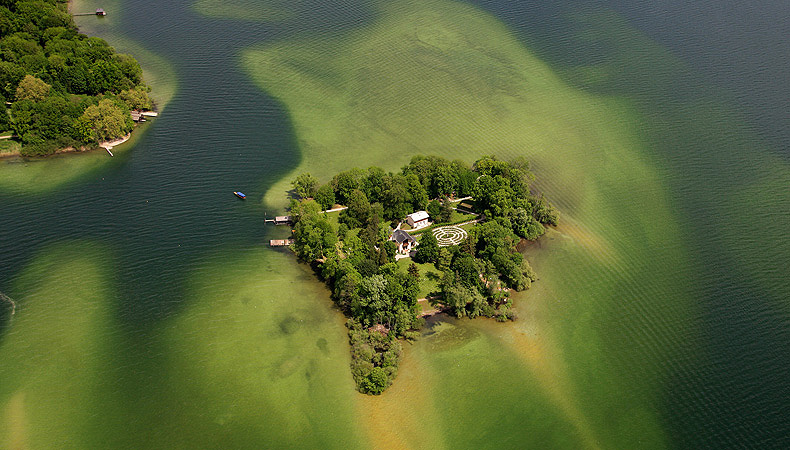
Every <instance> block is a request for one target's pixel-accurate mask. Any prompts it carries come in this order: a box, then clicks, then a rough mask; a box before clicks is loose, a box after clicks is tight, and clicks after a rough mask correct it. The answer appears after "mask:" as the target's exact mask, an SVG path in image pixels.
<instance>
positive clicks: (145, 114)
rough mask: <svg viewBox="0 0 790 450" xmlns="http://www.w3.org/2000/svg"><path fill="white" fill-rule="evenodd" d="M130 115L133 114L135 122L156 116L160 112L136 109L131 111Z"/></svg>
mask: <svg viewBox="0 0 790 450" xmlns="http://www.w3.org/2000/svg"><path fill="white" fill-rule="evenodd" d="M129 115H130V116H132V120H134V121H135V122H138V123H139V122H145V119H146V118H151V117H156V116H158V115H159V113H157V112H155V111H145V110H142V109H134V110H132V111H130V112H129Z"/></svg>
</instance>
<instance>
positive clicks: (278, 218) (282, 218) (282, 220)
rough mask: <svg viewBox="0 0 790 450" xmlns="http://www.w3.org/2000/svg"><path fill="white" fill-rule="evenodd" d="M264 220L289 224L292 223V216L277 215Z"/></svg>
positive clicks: (278, 223) (276, 223) (277, 223)
mask: <svg viewBox="0 0 790 450" xmlns="http://www.w3.org/2000/svg"><path fill="white" fill-rule="evenodd" d="M263 221H264V222H266V223H273V224H275V225H288V224H290V223H291V216H276V217H275V218H274V219H264V220H263Z"/></svg>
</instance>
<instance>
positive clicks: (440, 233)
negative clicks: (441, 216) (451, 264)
mask: <svg viewBox="0 0 790 450" xmlns="http://www.w3.org/2000/svg"><path fill="white" fill-rule="evenodd" d="M433 235H434V236H436V242H438V243H439V247H448V246H450V245H458V244H460V243H461V242H463V240H464V239H466V235H467V233H466V230H464V229H463V228H461V227H453V226H451V227H441V228H435V229H434V230H433Z"/></svg>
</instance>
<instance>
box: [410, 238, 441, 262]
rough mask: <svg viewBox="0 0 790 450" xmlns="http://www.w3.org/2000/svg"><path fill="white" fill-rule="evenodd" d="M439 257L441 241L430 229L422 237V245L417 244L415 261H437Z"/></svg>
mask: <svg viewBox="0 0 790 450" xmlns="http://www.w3.org/2000/svg"><path fill="white" fill-rule="evenodd" d="M438 257H439V243H438V242H437V241H436V236H434V235H433V233H432V232H431V231H430V230H429V231H426V232H425V233H423V234H422V236H421V237H420V245H418V246H417V254H416V255H414V259H415V261H417V262H419V263H427V262H436V259H437V258H438Z"/></svg>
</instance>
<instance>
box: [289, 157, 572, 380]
mask: <svg viewBox="0 0 790 450" xmlns="http://www.w3.org/2000/svg"><path fill="white" fill-rule="evenodd" d="M533 179H534V176H533V175H532V173H531V172H530V170H529V167H528V165H527V163H526V161H524V160H516V161H513V162H505V161H499V160H497V159H495V158H493V157H488V156H487V157H483V158H481V159H479V160H477V161H476V162H475V163H474V165H473V166H472V167H471V168H470V167H468V166H467V165H466V164H464V163H463V162H460V161H452V162H451V161H448V160H446V159H444V158H440V157H432V156H429V157H424V156H415V157H414V158H412V160H411V162H410V163H409V164H407V165H406V166H404V167H403V168H402V170H401V171H400V173H397V174H393V173H387V172H384V170H383V169H381V168H378V167H371V168H369V169H367V170H362V169H356V168H355V169H351V170H348V171H345V172H341V173H339V174H337V175H335V176H334V178H332V180H331V181H330V182H329V183H327V184H324V185H321V186H319V184H318V181H317V179H316V178H315V177H313V176H312V175H310V174H308V173H304V174H301V175H299V176H298V177H297V178H296V179H295V180H293V182H292V183H291V184H292V186H293V188H294V192H295V194H296V195H298V197H300V199H301V200H300V201H297V200H294V201H293V202H292V204H291V212H292V217H293V218H294V221H295V226H294V244H293V250H294V251H295V253H296V254H297V255H298V256H299V258H300V259H302V260H303V261H306V262H309V263H313V264H314V265H315V268H316V271H317V272H318V273H319V274H320V276H321V278H322V279H323V280H324V281H325V282H326V283H327V284H328V285H329V287H330V288H331V289H332V297H333V298H334V300H335V302H336V303H337V305H338V306H339V307H340V309H341V310H342V311H343V312H344V313H345V314H346V315H347V316H348V317H349V320H348V323H347V327H348V330H349V338H350V343H351V353H352V363H351V371H352V374H353V376H354V380H355V381H356V384H357V388H358V389H359V390H360V391H361V392H364V393H368V394H380V393H381V392H383V391H384V390H385V389H386V388H387V387H388V386H389V385H390V384H392V380H393V379H394V378H395V376H396V374H397V370H398V359H399V357H400V353H401V345H400V343H399V339H413V338H415V337H417V335H418V330H419V329H420V328H421V327H422V326H423V323H424V322H423V319H422V308H421V307H420V305H419V303H418V295H419V293H420V291H421V288H420V281H421V280H420V273H419V269H418V268H417V266H416V265H415V264H414V263H412V264H410V265H409V266H408V268H407V270H403V269H402V266H399V265H398V264H397V263H396V262H397V260H398V259H402V258H408V257H411V256H413V257H414V259H415V260H416V261H417V262H419V263H422V264H425V263H432V264H433V265H434V266H435V267H436V269H437V270H438V271H439V272H440V273H441V274H442V276H441V281H440V282H439V283H438V291H436V292H433V293H432V295H431V297H430V299H424V301H430V302H431V303H432V304H433V305H434V306H435V307H437V308H440V309H441V310H446V311H448V312H449V313H451V314H453V315H455V316H456V317H477V316H486V317H493V318H496V319H497V320H501V321H505V320H508V319H513V318H514V315H513V312H512V310H511V302H510V301H509V292H510V290H511V289H512V290H516V291H521V290H524V289H527V288H529V287H530V285H531V283H532V281H534V280H535V279H536V278H535V274H534V272H533V271H532V268H531V267H530V265H529V263H528V262H527V261H526V260H524V258H523V256H522V255H521V254H520V253H519V252H518V251H516V244H517V243H518V242H519V240H520V239H522V238H524V239H530V240H534V239H537V238H538V237H539V236H541V235H542V234H543V233H544V232H545V227H544V225H548V224H551V225H556V224H557V220H558V214H557V211H556V209H554V207H553V206H551V205H550V204H549V203H548V202H547V201H546V199H545V198H544V197H543V196H542V195H540V196H536V195H533V194H532V193H531V192H530V183H531V182H532V180H533ZM458 197H465V198H466V200H465V201H468V202H470V203H471V205H470V206H471V209H473V210H475V211H479V214H477V219H476V220H473V221H471V222H472V223H474V222H482V223H481V224H478V225H475V226H473V227H472V228H471V230H470V231H469V232H468V234H467V232H466V231H459V232H458V233H459V235H458V236H459V238H458V239H457V240H456V241H455V244H456V245H451V243H450V242H445V241H443V242H442V244H440V243H439V242H438V241H437V238H436V237H435V235H434V230H435V229H433V228H432V227H422V229H419V228H418V229H416V230H414V231H413V232H412V233H413V234H415V235H416V234H417V233H418V232H421V235H420V240H419V244H417V243H416V238H415V237H414V236H412V235H411V234H410V233H407V232H404V231H403V230H401V229H400V228H401V226H402V225H403V222H401V220H403V219H404V218H405V217H407V216H408V215H409V214H410V213H411V212H413V211H419V210H423V209H426V208H427V209H428V210H429V211H432V216H433V217H434V221H436V222H439V223H442V222H445V223H447V222H449V221H450V220H451V219H452V217H453V216H452V213H453V207H452V206H450V205H451V204H452V199H453V198H458ZM431 198H433V199H434V200H430V201H429V199H431ZM439 199H441V201H439ZM336 203H338V204H341V205H345V206H347V208H346V209H344V210H343V211H342V212H340V213H339V217H338V225H337V226H335V224H333V222H332V220H330V218H329V217H328V213H327V212H325V210H328V209H330V208H332V207H333V206H335V204H336ZM333 214H335V213H333ZM470 216H471V217H474V215H470ZM462 220H465V219H462ZM426 225H427V224H426ZM393 229H394V231H393ZM463 235H466V237H465V238H464V237H463ZM458 244H459V245H458ZM440 245H441V246H440ZM414 246H416V248H417V250H416V251H415V250H413V248H414Z"/></svg>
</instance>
